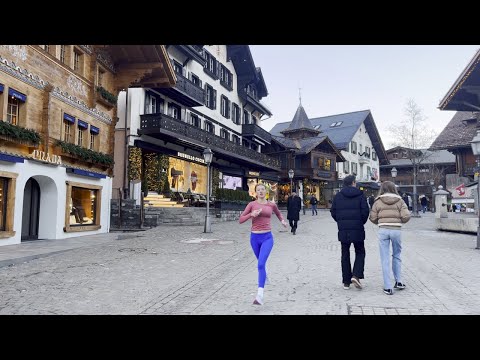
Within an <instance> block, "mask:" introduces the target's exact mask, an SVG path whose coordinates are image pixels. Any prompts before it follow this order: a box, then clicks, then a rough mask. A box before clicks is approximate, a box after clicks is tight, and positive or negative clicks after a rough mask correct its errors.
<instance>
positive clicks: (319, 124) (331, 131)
mask: <svg viewBox="0 0 480 360" xmlns="http://www.w3.org/2000/svg"><path fill="white" fill-rule="evenodd" d="M364 122H365V127H366V129H367V132H368V134H369V136H370V139H371V141H372V144H373V147H374V149H375V152H376V153H377V155H378V158H379V160H380V162H381V163H384V162H388V159H387V154H386V153H385V148H384V147H383V143H382V139H381V138H380V135H379V133H378V130H377V127H376V125H375V122H374V120H373V117H372V114H371V112H370V110H361V111H355V112H351V113H345V114H337V115H330V116H323V117H318V118H313V119H310V124H311V125H312V126H313V128H314V129H316V130H320V131H321V132H322V133H321V135H323V134H324V135H327V136H328V137H329V139H330V140H331V141H332V142H333V143H334V144H335V146H336V147H337V149H340V150H345V149H347V146H348V144H349V143H350V141H352V139H353V136H354V135H355V134H356V132H357V131H358V128H359V127H360V125H362V124H363V123H364ZM290 123H291V122H284V123H279V124H276V125H275V126H274V127H273V128H272V129H271V130H270V133H271V134H272V135H276V136H278V135H280V134H281V133H282V131H284V130H286V129H287V128H288V127H289V125H290ZM338 123H340V124H339V125H338V126H332V125H333V124H338Z"/></svg>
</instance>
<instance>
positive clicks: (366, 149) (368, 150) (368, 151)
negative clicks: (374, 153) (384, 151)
mask: <svg viewBox="0 0 480 360" xmlns="http://www.w3.org/2000/svg"><path fill="white" fill-rule="evenodd" d="M365 155H367V157H368V158H370V148H369V147H368V146H365Z"/></svg>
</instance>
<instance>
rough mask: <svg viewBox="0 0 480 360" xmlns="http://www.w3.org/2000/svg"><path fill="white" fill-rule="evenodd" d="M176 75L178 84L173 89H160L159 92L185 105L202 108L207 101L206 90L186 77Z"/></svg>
mask: <svg viewBox="0 0 480 360" xmlns="http://www.w3.org/2000/svg"><path fill="white" fill-rule="evenodd" d="M175 75H176V76H177V83H176V84H175V86H174V87H173V88H159V89H158V91H159V92H161V93H162V94H165V95H167V96H170V97H171V98H172V99H174V100H176V101H178V102H179V103H181V104H183V105H187V106H202V105H203V104H204V101H205V90H204V89H202V88H201V87H199V86H197V85H195V84H194V83H193V82H191V81H190V80H189V79H187V78H186V77H185V76H183V75H181V74H179V73H175Z"/></svg>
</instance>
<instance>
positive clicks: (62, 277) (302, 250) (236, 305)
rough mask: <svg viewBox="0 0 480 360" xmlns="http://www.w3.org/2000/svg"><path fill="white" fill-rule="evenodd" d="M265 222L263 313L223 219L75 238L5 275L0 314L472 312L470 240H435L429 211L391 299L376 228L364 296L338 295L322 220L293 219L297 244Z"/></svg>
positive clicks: (476, 287)
mask: <svg viewBox="0 0 480 360" xmlns="http://www.w3.org/2000/svg"><path fill="white" fill-rule="evenodd" d="M272 223H273V226H274V227H273V234H274V239H275V244H274V247H273V250H272V253H271V255H270V258H269V260H268V262H267V273H268V275H269V278H270V282H271V284H270V285H266V287H265V304H264V305H263V306H254V305H252V301H253V299H254V296H255V294H256V290H257V268H256V259H255V256H254V255H253V252H252V250H251V248H250V244H249V233H250V232H249V231H250V224H243V225H240V224H238V222H224V223H218V224H214V225H213V226H212V229H213V233H211V234H204V233H202V230H203V227H202V226H184V227H165V226H162V227H157V228H154V229H151V230H148V231H145V232H138V233H131V234H112V233H111V234H105V235H103V236H104V238H105V239H104V241H103V242H99V241H96V242H93V240H92V243H91V244H88V237H84V238H83V243H84V244H86V245H85V246H81V247H78V248H75V249H72V250H68V251H63V252H58V253H53V254H50V255H49V256H44V257H40V258H37V259H29V260H28V259H27V261H26V262H18V263H16V264H14V265H9V266H3V267H1V268H0V283H1V285H0V286H1V288H0V314H329V315H336V314H342V315H347V314H348V315H360V314H375V315H377V314H387V315H390V314H392V315H393V314H480V298H479V294H480V282H478V280H477V274H478V272H479V270H480V261H479V258H480V251H479V250H475V244H476V236H475V235H467V234H458V233H447V232H437V231H435V230H434V217H433V214H429V213H427V214H425V215H423V216H422V218H412V220H411V221H410V222H409V223H408V224H407V225H406V226H405V227H404V229H403V230H402V231H403V252H402V260H403V280H404V282H405V283H406V285H407V288H406V289H405V290H403V291H395V293H394V296H386V295H385V294H383V292H382V288H383V282H382V274H381V267H380V259H379V250H378V244H377V240H376V232H377V227H376V226H374V225H373V224H371V223H370V222H368V223H367V224H366V230H367V240H366V241H365V247H366V253H367V255H366V265H365V279H364V280H363V284H364V288H363V289H362V290H358V289H355V288H354V287H353V286H352V288H351V289H350V290H348V291H347V290H344V289H343V287H342V282H341V269H340V243H339V242H338V241H337V230H336V224H335V222H334V221H333V219H332V218H331V217H330V213H329V212H327V211H319V213H318V216H311V215H310V214H309V213H307V215H305V216H301V219H300V223H299V228H298V230H297V235H296V236H293V235H292V234H291V233H290V232H289V230H285V229H283V227H281V225H280V223H279V222H278V221H277V220H276V219H273V220H272ZM118 235H120V239H117V238H118ZM99 237H100V235H96V236H95V238H97V239H98V238H99ZM92 238H93V237H92ZM79 239H80V238H79ZM62 241H64V240H55V241H52V242H51V243H55V242H57V243H60V242H62ZM23 245H24V244H22V245H20V246H23ZM15 246H17V245H15ZM17 247H19V246H17ZM351 251H352V261H353V257H354V254H353V247H352V250H351ZM9 254H10V253H9V246H4V247H2V248H0V258H2V259H5V258H6V257H8V256H9ZM11 254H12V256H13V254H14V253H13V252H11Z"/></svg>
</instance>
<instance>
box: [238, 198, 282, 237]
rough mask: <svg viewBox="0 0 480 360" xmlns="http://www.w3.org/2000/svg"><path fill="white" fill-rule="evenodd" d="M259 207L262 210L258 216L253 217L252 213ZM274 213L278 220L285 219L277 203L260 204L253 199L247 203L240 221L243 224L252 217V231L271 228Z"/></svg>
mask: <svg viewBox="0 0 480 360" xmlns="http://www.w3.org/2000/svg"><path fill="white" fill-rule="evenodd" d="M257 209H262V212H261V213H260V214H259V215H258V216H257V217H252V216H251V215H250V214H251V213H252V211H254V210H257ZM272 213H275V215H277V218H278V220H280V221H283V220H284V219H283V216H282V214H281V213H280V210H278V207H277V205H276V204H275V203H273V202H267V203H266V204H259V203H258V202H257V201H252V202H250V203H249V204H248V205H247V207H246V208H245V210H244V211H243V213H242V215H240V220H239V222H240V224H243V223H244V222H245V221H247V220H248V219H252V231H265V230H271V229H272V225H271V224H270V218H271V217H272Z"/></svg>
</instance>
